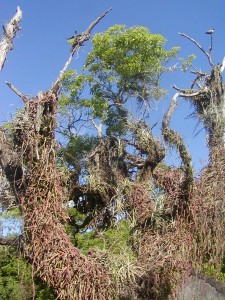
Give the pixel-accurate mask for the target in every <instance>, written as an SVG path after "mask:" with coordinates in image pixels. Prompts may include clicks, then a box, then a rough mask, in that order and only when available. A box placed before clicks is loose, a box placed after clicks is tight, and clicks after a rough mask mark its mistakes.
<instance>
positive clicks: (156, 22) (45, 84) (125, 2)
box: [0, 0, 225, 169]
mask: <svg viewBox="0 0 225 300" xmlns="http://www.w3.org/2000/svg"><path fill="white" fill-rule="evenodd" d="M18 5H19V6H20V7H21V9H22V11H23V19H22V22H21V27H22V31H21V32H19V33H18V36H17V38H16V39H15V47H14V50H13V51H11V53H10V54H9V55H8V60H7V62H6V64H5V67H4V69H3V71H2V72H1V73H0V120H1V121H3V120H5V119H6V117H5V116H4V114H6V115H9V112H11V113H12V112H14V111H15V107H20V105H21V102H20V99H19V98H18V97H17V96H16V95H14V94H13V92H12V91H11V90H10V89H9V88H8V87H7V86H6V85H5V83H4V82H5V81H9V82H11V83H12V84H14V85H15V86H16V87H17V88H18V89H19V90H21V91H22V92H23V93H24V94H27V95H35V94H37V92H38V91H40V90H46V89H48V88H50V86H51V84H52V82H53V81H54V80H55V79H56V77H57V75H58V72H59V70H60V69H61V68H62V66H63V65H64V63H65V61H66V59H67V57H68V55H69V51H70V50H69V46H68V44H67V42H66V39H67V38H68V37H70V36H71V35H72V34H73V33H74V30H77V31H78V32H82V31H84V30H85V29H86V28H87V26H88V25H89V24H90V23H91V22H92V21H93V20H94V19H95V18H96V17H98V16H99V15H100V14H101V13H102V12H104V11H105V10H107V9H108V8H109V7H112V11H111V12H110V13H109V14H108V15H107V16H106V17H105V18H104V19H103V20H102V21H101V22H100V23H99V24H98V25H97V26H96V27H95V29H94V31H93V33H95V32H101V31H104V30H106V29H107V28H108V27H110V26H112V25H114V24H126V25H127V26H128V27H129V26H135V25H142V26H146V27H148V28H149V29H150V30H151V32H152V33H160V34H162V35H164V36H165V37H166V39H167V40H168V42H167V44H166V48H168V49H169V48H171V47H173V46H180V47H181V51H180V54H179V56H181V57H187V56H188V55H189V54H192V53H194V54H195V55H196V56H197V59H196V61H195V66H196V67H197V68H200V69H201V70H202V71H208V70H209V64H208V62H207V59H206V58H205V57H204V55H203V54H202V53H201V52H200V51H199V50H198V49H197V48H196V47H195V46H194V45H193V44H192V43H190V42H189V41H188V40H187V39H185V38H182V37H180V36H179V35H178V32H184V33H186V34H188V35H190V36H192V37H193V38H195V39H196V40H197V41H198V42H199V43H200V44H201V45H202V46H203V47H205V49H206V50H208V47H209V42H210V39H209V36H207V35H205V31H207V30H208V29H210V28H212V27H214V28H215V34H214V45H213V47H214V48H213V61H214V63H215V64H217V63H221V62H222V59H223V57H224V56H225V26H224V15H225V3H224V1H222V0H214V1H212V0H211V1H209V0H204V1H203V0H198V1H193V0H189V1H188V0H182V1H181V0H175V1H168V0H158V1H151V0H138V1H137V0H79V1H76V0H64V1H59V0H47V1H46V0H45V1H44V0H32V1H31V0H30V1H27V0H24V1H22V0H21V1H19V0H18V1H14V0H10V1H9V0H0V24H1V25H4V24H5V23H6V22H7V21H9V20H10V18H11V17H12V16H13V15H14V13H15V10H16V7H17V6H18ZM89 49H90V45H89V44H88V43H87V44H86V46H85V48H84V49H82V50H81V51H80V52H79V59H74V61H73V64H72V65H71V67H73V68H78V69H79V68H80V66H81V62H82V58H83V57H85V55H86V54H87V53H88V51H89ZM162 83H163V86H164V87H165V88H166V89H168V95H167V96H166V98H165V99H164V100H163V102H162V104H161V105H160V113H161V114H162V113H163V112H165V110H166V108H167V107H168V105H169V103H170V101H171V97H172V95H173V94H174V91H173V90H172V89H171V85H172V84H176V85H177V86H178V87H181V88H189V87H190V85H191V77H190V76H189V75H187V74H182V73H181V72H176V73H174V74H172V75H171V74H168V75H166V76H164V77H163V82H162ZM190 113H191V109H190V106H189V104H187V103H185V101H184V100H182V99H180V100H179V105H178V108H177V110H176V113H175V115H174V117H173V121H172V126H173V128H175V129H178V130H179V131H180V132H181V133H182V135H183V136H184V137H185V141H186V143H187V145H188V147H189V149H190V151H191V153H192V155H193V160H194V166H195V167H196V168H197V169H199V168H200V167H201V160H203V162H205V161H206V159H207V151H206V147H205V146H206V142H205V136H204V133H203V132H201V133H200V134H198V135H197V136H195V135H196V133H197V132H198V130H200V129H201V126H198V128H197V129H195V127H196V124H197V122H196V121H193V120H191V119H187V116H188V115H189V114H190ZM171 157H174V156H173V155H172V154H171Z"/></svg>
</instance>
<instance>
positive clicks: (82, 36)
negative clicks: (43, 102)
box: [52, 8, 112, 90]
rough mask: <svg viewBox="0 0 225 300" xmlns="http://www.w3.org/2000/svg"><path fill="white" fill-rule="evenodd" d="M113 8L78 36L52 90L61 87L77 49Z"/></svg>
mask: <svg viewBox="0 0 225 300" xmlns="http://www.w3.org/2000/svg"><path fill="white" fill-rule="evenodd" d="M111 9H112V8H110V9H108V10H107V11H106V12H104V13H103V14H101V15H100V16H99V17H98V18H97V19H96V20H95V21H94V22H93V23H91V24H90V25H89V27H88V28H87V29H86V30H85V31H84V32H83V33H81V34H80V35H79V36H77V38H76V40H75V41H74V44H73V45H72V51H71V53H70V56H69V58H68V60H67V62H66V63H65V65H64V67H63V69H62V70H61V71H60V73H59V76H58V78H57V79H56V81H55V82H54V83H53V85H52V90H58V89H59V88H60V86H59V85H60V81H61V79H62V77H63V75H64V73H65V71H66V70H67V68H68V66H69V65H70V63H71V61H72V58H73V56H74V54H75V53H76V51H78V50H79V48H80V46H82V45H83V43H84V42H85V41H87V40H89V39H90V35H91V31H92V29H93V28H94V27H95V26H96V25H97V24H98V23H99V22H100V21H101V19H103V18H104V17H105V16H106V15H107V13H108V12H110V10H111Z"/></svg>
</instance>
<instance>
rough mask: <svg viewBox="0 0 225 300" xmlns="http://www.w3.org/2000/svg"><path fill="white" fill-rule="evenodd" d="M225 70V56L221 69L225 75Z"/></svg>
mask: <svg viewBox="0 0 225 300" xmlns="http://www.w3.org/2000/svg"><path fill="white" fill-rule="evenodd" d="M224 68H225V56H224V58H223V61H222V66H221V67H220V72H221V73H223V71H224Z"/></svg>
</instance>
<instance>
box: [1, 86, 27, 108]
mask: <svg viewBox="0 0 225 300" xmlns="http://www.w3.org/2000/svg"><path fill="white" fill-rule="evenodd" d="M5 83H6V84H7V85H8V87H9V88H10V89H11V90H12V91H13V92H14V93H16V94H17V95H18V96H19V97H20V98H21V99H22V100H23V102H24V103H26V102H27V101H29V98H28V97H27V96H25V95H24V94H23V93H22V92H20V91H19V90H18V89H17V88H16V87H15V86H14V85H12V84H11V83H10V82H7V81H6V82H5Z"/></svg>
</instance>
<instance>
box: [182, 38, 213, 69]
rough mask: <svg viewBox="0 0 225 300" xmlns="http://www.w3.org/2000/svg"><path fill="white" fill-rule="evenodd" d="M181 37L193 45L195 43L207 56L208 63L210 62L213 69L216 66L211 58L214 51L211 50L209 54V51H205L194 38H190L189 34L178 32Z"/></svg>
mask: <svg viewBox="0 0 225 300" xmlns="http://www.w3.org/2000/svg"><path fill="white" fill-rule="evenodd" d="M178 33H179V35H181V36H183V37H185V38H187V39H188V40H190V41H191V42H192V43H194V44H195V45H196V46H197V47H198V48H199V49H200V50H201V51H202V52H203V53H204V54H205V55H206V57H207V58H208V61H209V64H210V66H211V67H213V66H214V64H213V62H212V58H211V52H212V49H211V48H210V50H209V53H208V52H207V51H205V50H204V49H203V48H202V46H201V45H200V44H199V43H198V42H197V41H196V40H195V39H193V38H191V37H190V36H188V35H187V34H185V33H181V32H178ZM211 47H212V40H211Z"/></svg>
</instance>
